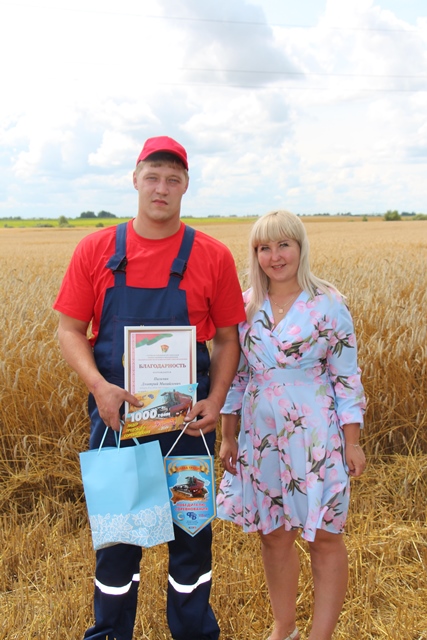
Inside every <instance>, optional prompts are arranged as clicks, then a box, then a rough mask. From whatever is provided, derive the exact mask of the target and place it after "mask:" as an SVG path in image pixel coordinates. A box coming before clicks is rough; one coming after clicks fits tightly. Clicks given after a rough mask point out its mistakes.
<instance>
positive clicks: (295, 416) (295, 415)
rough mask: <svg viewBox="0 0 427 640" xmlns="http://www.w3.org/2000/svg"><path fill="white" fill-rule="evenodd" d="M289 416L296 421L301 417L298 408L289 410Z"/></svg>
mask: <svg viewBox="0 0 427 640" xmlns="http://www.w3.org/2000/svg"><path fill="white" fill-rule="evenodd" d="M289 417H290V419H291V420H294V421H295V420H298V418H299V414H298V411H297V410H296V409H291V410H290V411H289Z"/></svg>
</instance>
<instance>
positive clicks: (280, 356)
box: [274, 351, 287, 364]
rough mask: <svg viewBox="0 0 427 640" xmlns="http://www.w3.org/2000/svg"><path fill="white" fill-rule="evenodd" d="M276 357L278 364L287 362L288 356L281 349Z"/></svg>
mask: <svg viewBox="0 0 427 640" xmlns="http://www.w3.org/2000/svg"><path fill="white" fill-rule="evenodd" d="M274 357H275V359H276V362H277V363H278V364H286V360H287V358H286V356H285V354H284V353H283V351H279V353H276V354H275V356H274Z"/></svg>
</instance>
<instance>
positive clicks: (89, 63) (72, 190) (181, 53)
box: [0, 0, 427, 218]
mask: <svg viewBox="0 0 427 640" xmlns="http://www.w3.org/2000/svg"><path fill="white" fill-rule="evenodd" d="M0 59H1V61H2V62H1V63H0V87H1V89H0V91H1V99H0V218H5V217H18V216H20V217H22V218H43V217H48V218H58V217H59V216H61V215H64V216H66V217H69V218H75V217H79V215H80V213H81V212H83V211H94V212H95V213H97V212H99V211H101V210H105V211H109V212H111V213H114V214H115V215H117V216H119V217H125V216H126V217H132V216H134V215H135V214H136V206H137V194H136V192H135V190H134V188H133V185H132V172H133V170H134V167H135V162H136V158H137V156H138V154H139V152H140V150H141V148H142V146H143V143H144V141H145V140H146V139H147V138H149V137H152V136H157V135H168V136H171V137H173V138H175V139H176V140H178V141H179V142H180V143H181V144H183V145H184V147H185V148H186V149H187V152H188V156H189V165H190V187H189V190H188V192H187V194H186V195H185V196H184V200H183V205H182V213H183V214H184V215H191V216H194V217H199V216H202V217H204V216H215V215H220V216H230V215H233V216H252V215H262V214H263V213H266V212H267V211H271V210H272V209H277V208H284V209H288V210H290V211H293V212H294V213H297V214H300V215H306V214H307V215H308V214H316V213H330V214H331V215H335V214H339V213H347V212H350V213H352V214H354V215H356V214H357V215H360V214H372V213H385V212H386V211H387V210H390V209H392V210H395V209H397V210H398V211H400V212H402V211H407V212H417V213H427V2H426V0H297V1H296V0H102V1H101V0H74V1H73V2H70V1H69V0H67V1H65V0H27V1H25V0H24V1H23V2H21V1H19V0H13V1H12V0H9V1H4V0H0Z"/></svg>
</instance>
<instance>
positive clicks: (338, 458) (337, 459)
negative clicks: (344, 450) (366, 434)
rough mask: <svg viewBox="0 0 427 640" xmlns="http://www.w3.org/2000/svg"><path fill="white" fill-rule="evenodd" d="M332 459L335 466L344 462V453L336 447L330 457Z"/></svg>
mask: <svg viewBox="0 0 427 640" xmlns="http://www.w3.org/2000/svg"><path fill="white" fill-rule="evenodd" d="M330 461H331V463H332V464H333V465H334V466H335V465H337V464H338V465H339V464H341V462H342V455H341V453H340V452H339V451H337V450H336V449H334V450H333V451H332V452H331V457H330Z"/></svg>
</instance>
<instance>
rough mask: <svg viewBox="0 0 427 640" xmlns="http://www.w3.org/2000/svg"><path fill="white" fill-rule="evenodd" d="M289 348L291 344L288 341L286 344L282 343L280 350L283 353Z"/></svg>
mask: <svg viewBox="0 0 427 640" xmlns="http://www.w3.org/2000/svg"><path fill="white" fill-rule="evenodd" d="M291 347H292V342H289V341H288V342H284V343H283V344H282V349H283V351H287V350H288V349H290V348H291Z"/></svg>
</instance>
